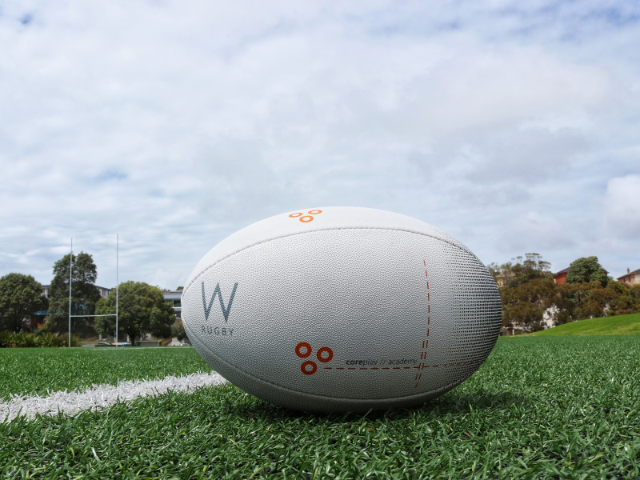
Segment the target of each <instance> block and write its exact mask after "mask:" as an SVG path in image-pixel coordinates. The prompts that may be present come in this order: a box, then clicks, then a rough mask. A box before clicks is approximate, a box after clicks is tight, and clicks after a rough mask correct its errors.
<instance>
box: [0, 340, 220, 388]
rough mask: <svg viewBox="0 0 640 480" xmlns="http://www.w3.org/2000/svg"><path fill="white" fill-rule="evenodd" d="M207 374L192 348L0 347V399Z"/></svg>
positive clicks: (203, 363) (206, 368)
mask: <svg viewBox="0 0 640 480" xmlns="http://www.w3.org/2000/svg"><path fill="white" fill-rule="evenodd" d="M198 371H200V372H210V371H211V367H209V365H207V364H206V363H205V362H204V361H203V360H202V359H201V358H200V356H199V355H198V354H197V352H196V351H195V349H193V348H186V347H184V348H128V347H126V348H120V349H116V348H109V347H106V348H0V399H3V398H4V399H8V398H9V395H10V394H21V395H34V394H37V395H46V393H47V391H51V392H55V391H60V390H69V391H72V390H78V389H84V388H86V387H90V386H91V385H92V384H102V383H106V384H110V385H116V384H117V382H118V380H133V379H142V378H149V379H154V378H163V377H166V376H167V375H188V374H190V373H195V372H198Z"/></svg>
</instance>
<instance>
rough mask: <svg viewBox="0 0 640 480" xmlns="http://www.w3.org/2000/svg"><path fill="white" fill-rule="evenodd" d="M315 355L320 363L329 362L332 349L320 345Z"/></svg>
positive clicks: (331, 357)
mask: <svg viewBox="0 0 640 480" xmlns="http://www.w3.org/2000/svg"><path fill="white" fill-rule="evenodd" d="M316 356H317V357H318V360H320V361H321V362H322V363H327V362H330V361H331V360H332V359H333V350H331V349H330V348H329V347H322V348H321V349H320V350H318V353H317V354H316Z"/></svg>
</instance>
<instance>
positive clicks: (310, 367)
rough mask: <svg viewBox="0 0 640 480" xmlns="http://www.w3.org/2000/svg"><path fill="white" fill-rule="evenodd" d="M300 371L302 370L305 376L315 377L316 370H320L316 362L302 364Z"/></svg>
mask: <svg viewBox="0 0 640 480" xmlns="http://www.w3.org/2000/svg"><path fill="white" fill-rule="evenodd" d="M300 370H302V373H304V374H305V375H313V374H314V373H316V370H318V366H317V365H316V364H315V362H311V361H306V362H304V363H303V364H302V366H301V367H300Z"/></svg>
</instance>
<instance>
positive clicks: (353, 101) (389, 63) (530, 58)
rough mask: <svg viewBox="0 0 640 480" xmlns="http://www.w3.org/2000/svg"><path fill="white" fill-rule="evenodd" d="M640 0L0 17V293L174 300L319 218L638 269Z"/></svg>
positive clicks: (68, 2)
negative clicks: (276, 228) (126, 287)
mask: <svg viewBox="0 0 640 480" xmlns="http://www.w3.org/2000/svg"><path fill="white" fill-rule="evenodd" d="M638 45H640V3H639V2H638V1H629V0H627V1H616V0H610V1H608V0H598V1H589V0H584V1H579V2H578V1H563V2H557V1H545V0H530V1H521V0H493V1H485V2H482V1H445V0H438V1H425V0H420V1H410V0H404V1H384V0H366V1H360V0H351V1H348V2H345V1H323V0H317V1H313V2H300V1H289V0H272V1H269V2H258V1H244V0H235V1H233V2H226V1H225V2H221V1H195V0H194V1H190V2H184V1H173V0H158V1H141V0H126V1H125V0H113V1H109V2H86V1H80V0H60V1H56V2H50V1H26V0H25V1H0V168H1V169H2V174H1V176H0V179H1V180H0V204H1V205H2V207H1V208H0V225H1V226H0V276H1V275H6V274H7V273H10V272H19V273H24V274H29V275H33V276H34V277H35V278H36V279H37V280H38V281H40V282H42V283H43V284H46V283H49V282H50V281H51V278H52V267H53V263H54V262H55V261H56V260H57V259H59V258H61V257H62V256H63V255H65V254H66V253H68V251H69V243H70V239H71V238H73V244H74V251H75V252H79V251H84V252H87V253H90V254H92V255H93V257H94V260H95V262H96V264H97V267H98V280H97V284H98V285H101V286H105V287H112V286H115V283H116V234H117V235H119V280H120V281H126V280H135V281H144V282H148V283H150V284H152V285H157V286H159V287H161V288H170V289H174V288H176V287H177V286H179V285H183V284H184V282H185V280H186V278H187V277H188V275H189V273H190V272H191V270H192V269H193V268H194V267H195V265H196V263H197V262H198V260H199V259H200V258H201V257H202V256H203V255H204V254H205V253H206V252H207V251H208V250H210V249H211V248H212V247H213V246H214V245H216V244H217V243H218V242H219V241H220V240H222V239H224V238H225V237H227V236H228V235H230V234H231V233H233V232H235V231H236V230H239V229H240V228H242V227H245V226H247V225H250V224H251V223H253V222H256V221H258V220H261V219H263V218H266V217H269V216H272V215H276V214H279V213H283V212H287V211H292V210H300V209H306V208H314V207H322V206H332V205H340V206H362V207H371V208H379V209H384V210H390V211H394V212H398V213H402V214H406V215H410V216H412V217H416V218H418V219H420V220H423V221H425V222H427V223H429V224H431V225H434V226H436V227H438V228H440V229H442V230H444V231H446V232H448V233H450V234H451V235H453V236H454V237H456V238H457V239H458V240H460V241H461V242H463V243H464V244H465V245H467V246H468V247H469V248H470V249H471V250H472V251H473V252H474V253H475V254H476V255H477V256H478V258H480V260H482V261H483V262H484V263H485V264H488V263H490V262H498V263H504V262H506V261H508V260H510V259H511V258H513V257H515V256H518V255H523V254H524V253H528V252H536V253H540V254H541V255H542V256H543V258H544V259H546V260H548V261H550V262H552V267H551V268H552V270H553V271H557V270H560V269H563V268H566V267H568V266H569V264H570V263H571V262H572V261H573V260H575V259H576V258H579V257H583V256H592V255H595V256H597V257H598V258H599V259H600V262H601V264H602V265H603V266H604V267H605V268H606V269H607V270H608V271H609V272H610V274H611V275H613V276H614V277H618V276H621V275H622V274H623V273H626V269H627V268H631V270H635V269H638V268H640V249H639V246H640V241H639V240H640V48H638Z"/></svg>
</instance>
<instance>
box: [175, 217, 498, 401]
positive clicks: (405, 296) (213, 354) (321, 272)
mask: <svg viewBox="0 0 640 480" xmlns="http://www.w3.org/2000/svg"><path fill="white" fill-rule="evenodd" d="M182 318H183V323H184V326H185V329H186V331H187V334H188V335H189V339H190V340H191V342H192V343H193V345H194V347H195V348H196V350H197V351H198V352H199V353H200V355H201V356H202V357H203V358H204V359H205V360H206V361H207V362H208V363H209V364H210V365H211V366H212V367H213V368H214V369H215V370H216V371H217V372H219V373H220V374H222V375H223V376H224V377H225V378H226V379H228V380H229V381H231V382H232V383H234V384H235V385H237V386H238V387H240V388H242V389H243V390H245V391H246V392H249V393H251V394H253V395H255V396H257V397H260V398H262V399H264V400H268V401H270V402H273V403H275V404H278V405H283V406H286V407H289V408H293V409H298V410H308V411H366V410H369V409H386V408H392V407H408V406H413V405H420V404H422V403H424V402H425V401H427V400H429V399H432V398H434V397H437V396H438V395H441V394H443V393H445V392H447V391H449V390H451V389H452V388H454V387H456V386H457V385H459V384H460V383H462V382H463V381H464V380H465V379H466V378H468V377H469V376H470V375H471V374H472V373H473V372H474V371H476V370H477V369H478V368H479V367H480V365H481V364H482V362H484V360H485V359H486V358H487V356H488V355H489V353H490V352H491V349H492V348H493V346H494V344H495V342H496V339H497V337H498V334H499V331H500V327H501V321H502V310H501V304H500V296H499V294H498V289H497V287H496V284H495V282H494V281H493V278H492V277H491V275H490V274H489V272H488V271H487V269H486V268H485V266H484V265H483V264H482V262H480V260H478V258H477V257H476V256H475V255H474V254H473V253H471V251H470V250H469V249H468V248H467V247H465V246H464V245H463V244H462V243H460V242H459V241H457V240H456V239H454V238H453V237H451V236H450V235H448V234H446V233H444V232H443V231H441V230H438V229H437V228H435V227H432V226H431V225H429V224H427V223H424V222H422V221H420V220H416V219H414V218H411V217H407V216H405V215H399V214H396V213H392V212H387V211H382V210H374V209H369V208H356V207H319V208H313V209H305V210H299V211H295V212H289V213H284V214H282V215H276V216H275V217H271V218H268V219H266V220H262V221H260V222H257V223H254V224H253V225H250V226H248V227H246V228H244V229H242V230H240V231H238V232H236V233H234V234H233V235H231V236H229V237H228V238H226V239H225V240H223V241H222V242H220V243H219V244H218V245H216V246H215V247H214V248H213V249H212V250H211V251H209V253H207V254H206V255H205V256H204V258H203V259H202V260H200V262H199V263H198V265H197V266H196V267H195V269H194V270H193V272H192V273H191V275H190V277H189V279H188V281H187V284H186V285H185V289H184V292H183V295H182Z"/></svg>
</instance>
